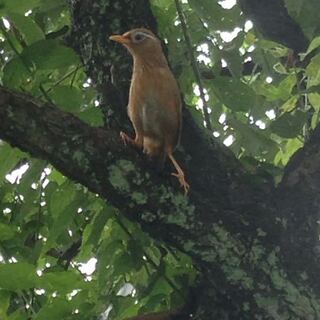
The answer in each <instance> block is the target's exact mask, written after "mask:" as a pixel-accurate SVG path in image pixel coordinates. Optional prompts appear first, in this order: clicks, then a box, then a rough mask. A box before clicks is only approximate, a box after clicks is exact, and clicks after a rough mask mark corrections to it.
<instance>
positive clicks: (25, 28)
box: [9, 13, 45, 45]
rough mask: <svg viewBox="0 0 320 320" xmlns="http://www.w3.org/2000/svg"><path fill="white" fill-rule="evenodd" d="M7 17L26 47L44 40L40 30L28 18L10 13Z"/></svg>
mask: <svg viewBox="0 0 320 320" xmlns="http://www.w3.org/2000/svg"><path fill="white" fill-rule="evenodd" d="M9 17H10V21H11V22H12V23H13V24H14V25H15V27H16V28H17V29H18V30H19V32H20V34H21V35H22V36H23V38H24V40H25V41H26V43H27V44H28V45H30V44H32V43H34V42H36V41H39V40H42V39H44V38H45V36H44V33H43V32H42V30H41V28H40V27H39V26H38V25H37V24H36V22H35V21H34V20H33V19H32V18H31V17H30V16H28V17H26V16H24V15H22V14H19V13H10V14H9Z"/></svg>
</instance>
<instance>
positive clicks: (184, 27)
mask: <svg viewBox="0 0 320 320" xmlns="http://www.w3.org/2000/svg"><path fill="white" fill-rule="evenodd" d="M175 4H176V8H177V12H178V17H179V20H180V22H181V27H182V32H183V35H184V39H185V41H186V45H187V48H188V51H189V55H190V59H191V66H192V69H193V73H194V76H195V78H196V82H197V84H198V87H199V91H200V98H201V100H202V104H203V107H202V109H203V114H204V120H205V122H206V126H207V129H208V130H210V131H212V126H211V121H210V116H209V107H208V105H207V102H206V98H205V93H204V87H203V83H202V79H201V74H200V71H199V68H198V64H197V59H196V57H195V55H194V51H193V47H192V43H191V39H190V36H189V33H188V27H187V24H186V20H185V17H184V14H183V11H182V8H181V5H180V2H179V0H175Z"/></svg>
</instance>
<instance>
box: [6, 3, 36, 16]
mask: <svg viewBox="0 0 320 320" xmlns="http://www.w3.org/2000/svg"><path fill="white" fill-rule="evenodd" d="M40 2H41V0H28V1H25V0H2V1H1V2H0V4H2V6H3V8H2V7H1V6H0V9H1V10H0V14H2V13H9V12H17V13H21V14H24V13H25V12H27V11H28V10H30V9H33V8H35V7H36V6H38V5H39V4H40Z"/></svg>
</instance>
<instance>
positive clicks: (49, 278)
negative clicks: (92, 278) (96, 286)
mask: <svg viewBox="0 0 320 320" xmlns="http://www.w3.org/2000/svg"><path fill="white" fill-rule="evenodd" d="M39 286H40V287H41V288H43V289H45V290H47V291H49V292H54V291H57V292H59V293H60V294H65V293H68V292H71V291H72V290H75V289H81V288H83V287H84V286H85V282H84V279H83V278H82V276H81V275H80V274H76V273H74V272H73V271H61V272H49V273H44V274H43V275H42V276H41V277H40V281H39Z"/></svg>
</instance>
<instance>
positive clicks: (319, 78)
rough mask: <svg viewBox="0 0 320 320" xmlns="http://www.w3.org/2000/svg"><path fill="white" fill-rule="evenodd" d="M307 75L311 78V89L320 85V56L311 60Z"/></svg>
mask: <svg viewBox="0 0 320 320" xmlns="http://www.w3.org/2000/svg"><path fill="white" fill-rule="evenodd" d="M306 74H307V76H309V77H310V78H309V87H311V86H316V85H318V84H320V54H317V55H316V56H314V57H313V58H312V59H311V62H310V63H309V65H308V66H307V69H306Z"/></svg>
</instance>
